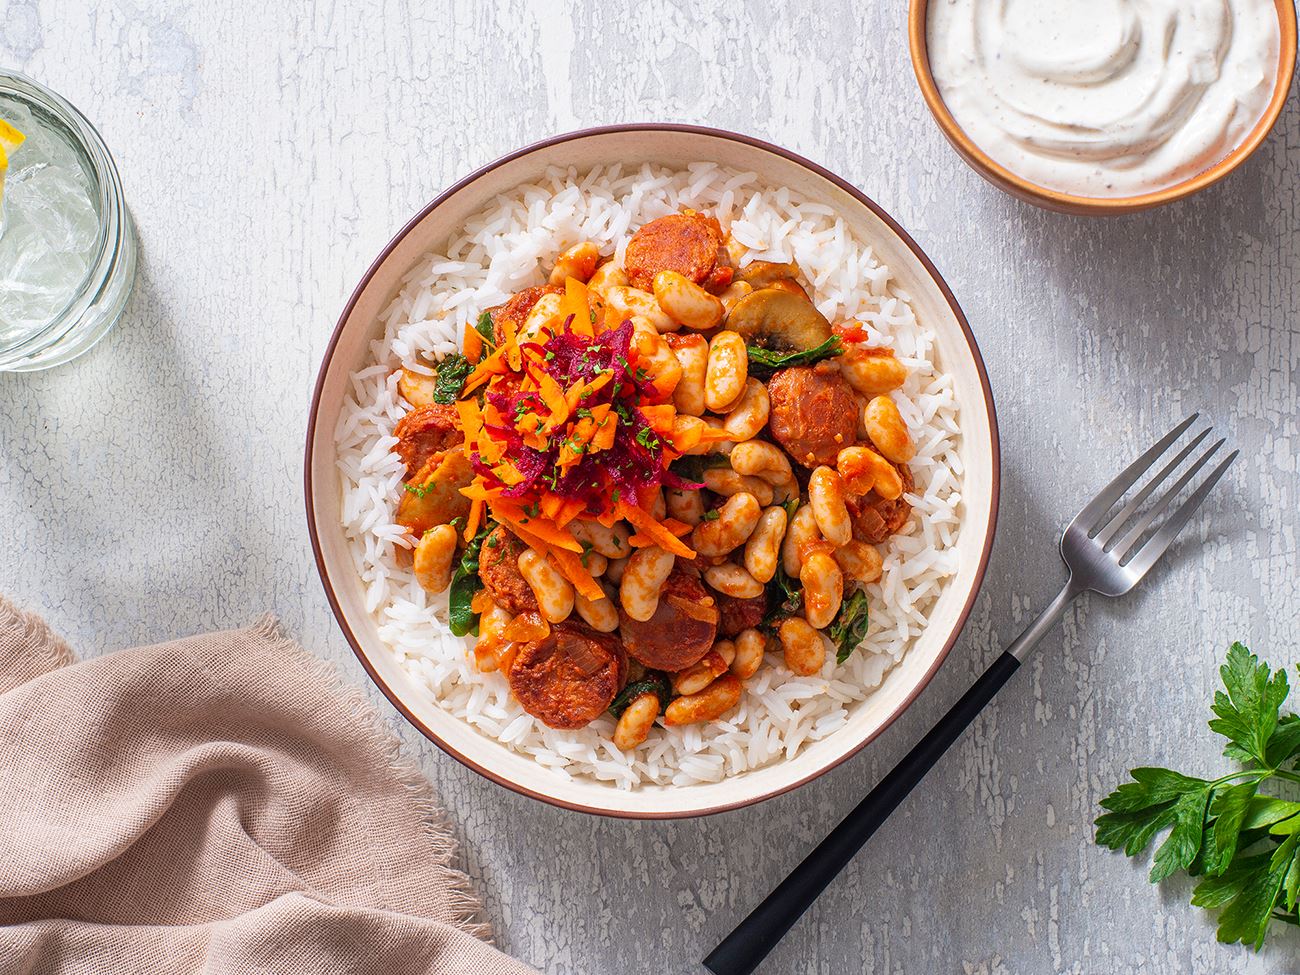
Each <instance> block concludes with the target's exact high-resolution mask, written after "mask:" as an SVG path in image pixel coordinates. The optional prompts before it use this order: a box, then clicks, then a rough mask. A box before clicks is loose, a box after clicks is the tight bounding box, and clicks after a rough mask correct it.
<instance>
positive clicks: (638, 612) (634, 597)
mask: <svg viewBox="0 0 1300 975" xmlns="http://www.w3.org/2000/svg"><path fill="white" fill-rule="evenodd" d="M674 560H675V557H674V556H673V553H672V552H665V551H664V550H663V549H661V548H659V547H657V546H650V547H649V548H641V549H637V550H636V551H635V552H633V553H632V556H631V558H629V559H628V560H627V566H626V568H625V569H624V570H623V581H622V583H621V584H620V586H619V601H620V602H621V603H622V604H623V611H624V612H625V613H627V615H628V616H630V617H632V619H634V620H638V621H639V622H642V623H644V622H645V621H646V620H648V619H650V617H652V616H654V614H655V610H657V609H658V608H659V590H660V589H661V588H662V587H663V584H664V583H665V582H666V581H667V580H668V576H669V574H670V573H671V572H672V571H673V562H674Z"/></svg>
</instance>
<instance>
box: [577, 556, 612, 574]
mask: <svg viewBox="0 0 1300 975" xmlns="http://www.w3.org/2000/svg"><path fill="white" fill-rule="evenodd" d="M582 565H583V568H585V569H586V570H587V571H588V572H590V573H591V575H592V578H595V579H599V578H600V577H601V576H603V575H604V574H605V570H606V569H607V568H609V559H607V558H605V556H603V555H601V554H600V553H599V552H596V551H592V552H588V553H587V554H586V555H584V556H583V557H582Z"/></svg>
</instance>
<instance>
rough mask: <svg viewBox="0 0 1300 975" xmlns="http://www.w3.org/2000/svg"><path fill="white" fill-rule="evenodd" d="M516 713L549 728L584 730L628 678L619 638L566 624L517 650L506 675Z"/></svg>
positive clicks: (578, 625)
mask: <svg viewBox="0 0 1300 975" xmlns="http://www.w3.org/2000/svg"><path fill="white" fill-rule="evenodd" d="M506 676H507V679H508V680H509V682H510V691H511V693H513V694H514V696H515V700H517V701H518V702H519V704H520V706H521V707H523V709H524V710H525V711H527V712H528V713H529V714H531V715H532V716H533V717H535V718H537V719H538V720H540V721H541V722H542V723H543V724H545V725H546V726H547V727H549V728H560V729H565V730H572V729H575V728H584V727H586V726H587V725H588V724H590V723H591V722H592V721H594V720H595V719H596V718H598V717H600V716H601V715H602V714H604V713H605V711H606V710H607V709H608V708H609V706H610V704H611V703H612V702H613V700H614V697H615V695H617V694H618V692H619V689H620V688H621V687H622V686H623V679H624V678H625V677H626V676H627V655H626V654H625V653H624V651H623V645H622V643H620V642H619V639H618V637H616V636H614V635H613V634H612V633H597V632H596V631H595V630H593V629H591V627H589V626H586V625H585V624H582V623H577V622H573V621H565V622H563V623H558V624H556V625H555V626H554V627H552V629H551V632H550V634H549V635H547V636H546V637H544V638H543V639H541V640H537V641H534V642H532V643H525V644H523V645H522V646H521V647H520V648H519V652H518V653H517V654H516V655H515V658H514V660H513V662H512V663H511V664H510V672H509V673H508V674H507V675H506Z"/></svg>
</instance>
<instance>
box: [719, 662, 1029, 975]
mask: <svg viewBox="0 0 1300 975" xmlns="http://www.w3.org/2000/svg"><path fill="white" fill-rule="evenodd" d="M1019 667H1020V661H1019V660H1018V659H1017V658H1016V657H1015V656H1013V655H1012V654H1011V653H1010V652H1005V653H1003V654H1002V656H1000V657H998V659H997V660H995V661H994V662H993V664H992V666H990V667H989V669H988V670H986V671H984V673H983V674H982V675H981V676H980V678H979V680H977V681H976V682H975V683H974V685H973V686H972V687H971V689H970V690H968V691H967V692H966V693H965V694H963V695H962V697H961V700H959V701H958V702H957V703H956V704H954V705H953V706H952V708H951V709H949V711H948V713H947V714H945V715H944V716H943V718H942V719H941V720H940V721H939V723H938V724H936V725H935V726H934V727H933V728H931V729H930V733H929V734H927V735H926V736H925V737H924V738H922V739H921V741H920V742H919V743H918V744H917V745H916V747H915V748H913V749H912V750H911V751H910V752H908V753H907V757H906V758H904V759H903V760H902V761H901V762H899V763H898V764H897V765H896V766H894V769H893V771H891V772H890V773H889V774H888V775H886V776H885V777H884V778H883V779H881V780H880V784H879V785H877V786H876V787H875V788H874V789H872V790H871V793H870V794H869V795H868V796H867V797H866V798H865V799H863V800H862V802H860V803H858V805H857V808H855V809H854V810H853V811H852V812H851V813H849V814H848V815H847V816H845V817H844V819H843V820H842V821H841V822H840V824H839V825H838V826H836V827H835V829H833V830H832V831H831V833H830V835H829V836H827V837H826V839H824V840H822V841H821V843H820V844H818V846H817V848H816V849H815V850H813V851H812V853H810V854H808V856H807V857H805V858H804V861H803V863H801V864H799V866H797V867H796V868H795V869H794V872H793V873H791V874H790V876H788V877H786V878H785V880H783V881H781V883H780V884H779V885H778V886H777V888H776V889H775V890H773V891H772V893H770V894H768V895H767V899H766V900H764V901H763V903H761V904H759V905H758V907H756V908H754V910H753V911H752V912H751V913H750V915H749V917H747V918H745V920H743V921H741V922H740V924H739V925H737V926H736V929H735V930H734V931H732V932H731V934H729V935H727V937H726V938H725V939H724V940H723V941H722V943H721V944H719V945H718V947H716V948H714V949H713V951H712V952H711V953H710V954H709V957H707V958H705V959H704V967H705V968H707V969H708V970H709V971H711V972H713V973H714V975H749V973H750V972H752V971H753V970H754V969H755V968H757V967H758V965H759V963H760V962H762V960H763V959H764V958H766V957H767V954H768V952H770V951H771V950H772V949H773V948H775V947H776V945H777V943H778V942H779V941H780V940H781V939H782V938H783V937H785V933H786V932H787V931H789V930H790V928H791V927H792V926H793V925H794V923H795V922H796V921H798V920H799V918H800V917H802V916H803V914H804V912H805V911H807V910H808V908H809V907H810V906H812V903H813V901H815V900H816V899H817V897H818V895H819V894H821V892H822V891H823V890H825V889H826V886H827V885H828V884H829V883H830V882H831V881H832V880H834V879H835V877H836V875H837V874H839V872H840V871H841V870H843V869H844V867H845V866H846V865H847V864H848V862H849V861H850V860H852V859H853V856H854V854H856V853H857V852H858V850H860V849H862V846H863V844H865V843H866V842H867V840H869V839H871V837H872V834H874V833H875V832H876V830H878V829H879V828H880V826H881V824H883V823H884V822H885V820H886V819H888V818H889V815H890V813H892V812H893V811H894V810H895V809H896V808H898V804H899V803H901V802H902V801H903V800H904V799H906V798H907V795H908V793H909V792H911V791H912V789H913V788H915V787H916V784H917V783H918V782H920V781H921V780H922V779H923V778H925V774H926V773H927V772H929V771H930V769H932V768H933V767H934V765H935V763H936V762H938V761H939V759H940V758H942V757H943V754H944V752H946V751H947V750H948V749H949V748H950V747H951V746H952V744H953V742H955V741H956V740H957V739H958V738H960V737H961V735H962V732H964V731H965V730H966V729H967V728H968V727H969V726H970V723H971V722H972V721H974V720H975V716H976V715H977V714H979V713H980V712H981V711H983V710H984V706H985V705H986V704H988V703H989V701H991V700H993V696H994V695H995V694H997V692H998V691H999V690H1001V689H1002V686H1003V685H1004V684H1005V683H1006V682H1007V681H1008V680H1010V679H1011V675H1012V674H1014V673H1015V672H1016V671H1017V670H1018V669H1019Z"/></svg>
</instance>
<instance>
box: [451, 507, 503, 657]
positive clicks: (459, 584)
mask: <svg viewBox="0 0 1300 975" xmlns="http://www.w3.org/2000/svg"><path fill="white" fill-rule="evenodd" d="M495 527H496V524H495V523H494V522H488V523H487V524H486V525H484V526H483V530H482V531H481V532H479V533H478V534H477V535H475V536H474V537H473V538H472V539H470V543H469V544H468V545H466V546H465V554H463V555H462V556H461V557H460V564H459V565H457V566H456V571H455V572H454V573H453V574H452V577H451V588H450V589H449V590H448V593H447V622H448V625H449V626H450V627H451V632H452V633H454V634H456V636H465V635H467V634H473V635H474V636H478V613H476V612H474V610H473V609H472V608H471V606H470V604H471V603H472V602H473V601H474V597H475V596H476V595H477V594H478V591H479V590H480V589H482V588H483V582H482V580H480V579H479V577H478V562H479V556H480V555H482V552H483V539H485V538H487V536H488V532H490V531H491V530H492V529H493V528H495Z"/></svg>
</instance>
